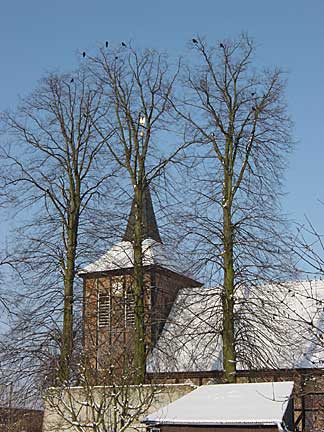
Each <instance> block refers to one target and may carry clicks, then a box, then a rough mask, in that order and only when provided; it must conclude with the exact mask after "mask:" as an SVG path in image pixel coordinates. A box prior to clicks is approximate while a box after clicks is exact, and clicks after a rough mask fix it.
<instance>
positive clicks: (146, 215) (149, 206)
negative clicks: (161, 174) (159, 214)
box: [123, 185, 162, 243]
mask: <svg viewBox="0 0 324 432" xmlns="http://www.w3.org/2000/svg"><path fill="white" fill-rule="evenodd" d="M134 222H135V198H134V199H133V203H132V208H131V212H130V214H129V217H128V222H127V227H126V231H125V234H124V237H123V241H132V240H133V239H134ZM147 238H151V239H153V240H155V241H157V242H159V243H162V240H161V237H160V233H159V229H158V226H157V222H156V218H155V214H154V209H153V203H152V198H151V193H150V188H149V186H148V185H146V187H145V189H144V193H143V240H145V239H147Z"/></svg>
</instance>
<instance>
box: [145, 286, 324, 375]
mask: <svg viewBox="0 0 324 432" xmlns="http://www.w3.org/2000/svg"><path fill="white" fill-rule="evenodd" d="M236 300H237V308H236V311H235V316H236V323H235V331H236V338H237V353H238V354H237V369H262V368H267V369H285V368H288V369H291V368H316V367H324V312H323V306H324V281H322V280H309V281H301V282H291V283H281V284H271V285H259V286H254V287H251V288H250V289H249V290H247V289H246V290H245V292H244V293H243V292H242V291H241V292H240V293H237V299H236ZM221 322H222V313H221V289H220V288H219V287H215V288H205V287H201V288H190V289H182V290H180V291H179V294H178V297H177V299H176V301H175V303H174V304H173V307H172V309H171V312H170V315H169V318H168V321H167V323H166V325H165V326H164V328H163V331H162V334H161V336H160V338H159V340H158V342H157V344H156V346H155V348H154V349H153V351H152V353H151V354H150V356H149V358H148V365H147V367H148V371H149V372H180V371H183V372H185V371H193V372H194V371H208V370H222V338H221Z"/></svg>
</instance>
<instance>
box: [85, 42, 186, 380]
mask: <svg viewBox="0 0 324 432" xmlns="http://www.w3.org/2000/svg"><path fill="white" fill-rule="evenodd" d="M89 67H90V69H91V72H92V73H93V75H94V76H95V77H96V80H97V82H98V85H100V86H101V87H102V91H103V92H104V93H105V96H106V100H107V103H108V104H109V105H110V107H111V109H110V110H109V113H108V116H107V118H106V119H105V124H103V123H102V122H101V123H97V124H96V125H95V127H96V130H97V131H98V133H100V135H101V137H102V139H103V140H105V143H106V145H107V148H108V151H109V153H110V154H111V155H112V156H113V157H114V159H115V160H116V162H117V163H118V165H119V166H120V167H121V169H122V170H123V171H124V172H125V173H127V179H128V181H129V183H130V184H131V186H132V189H133V191H134V204H135V205H134V209H133V210H134V215H135V217H134V226H133V231H134V235H133V239H132V241H133V249H134V274H133V280H134V282H133V285H132V289H133V294H134V301H135V329H136V330H135V343H134V362H135V369H136V370H137V372H138V376H137V382H143V381H144V375H145V359H146V354H147V346H146V336H145V320H144V314H145V313H144V292H145V284H144V273H143V262H142V252H143V251H142V242H143V234H144V233H143V196H144V194H145V189H146V188H147V187H149V185H150V183H151V182H152V180H153V179H154V178H156V177H157V176H159V175H160V174H161V172H162V171H163V169H164V168H165V167H166V165H167V164H168V163H169V162H170V161H171V160H174V159H175V158H176V156H177V155H179V154H180V152H181V150H182V148H183V144H181V145H179V144H177V145H169V144H165V149H163V151H161V150H160V149H161V147H162V146H161V144H160V145H159V146H157V140H158V139H160V140H161V137H163V141H164V142H165V141H166V137H167V136H172V138H173V139H172V141H173V142H174V141H175V140H176V141H178V139H177V134H176V133H173V134H172V135H171V134H168V132H172V125H173V119H172V116H171V115H170V114H171V108H172V106H171V104H170V98H171V96H172V91H173V87H174V84H175V80H176V78H177V74H178V68H176V70H175V71H174V72H172V71H170V67H169V65H168V63H167V59H166V57H165V56H164V55H161V54H159V53H158V52H156V51H153V50H145V51H143V52H138V51H136V50H134V49H133V48H131V47H130V48H126V47H123V48H122V49H120V50H117V51H111V50H107V49H102V50H100V52H99V54H98V56H97V57H95V58H92V59H90V63H89ZM94 123H95V122H94ZM110 130H115V135H114V136H112V137H111V138H110V137H107V136H108V133H109V131H110Z"/></svg>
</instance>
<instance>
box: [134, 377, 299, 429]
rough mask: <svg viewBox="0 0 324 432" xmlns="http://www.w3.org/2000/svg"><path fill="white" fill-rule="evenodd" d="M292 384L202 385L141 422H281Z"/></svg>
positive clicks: (251, 423) (227, 423)
mask: <svg viewBox="0 0 324 432" xmlns="http://www.w3.org/2000/svg"><path fill="white" fill-rule="evenodd" d="M293 386H294V383H293V382H292V381H286V382H267V383H252V384H217V385H204V386H201V387H199V388H197V389H196V390H194V391H192V392H191V393H188V394H187V395H185V396H183V397H182V398H180V399H178V400H176V401H175V402H172V403H171V404H169V405H167V406H166V407H164V408H161V409H159V410H158V411H156V412H154V413H152V414H149V415H148V416H147V417H146V418H144V419H143V420H142V421H143V422H144V423H162V424H200V425H201V424H205V425H224V424H226V425H238V424H244V425H280V424H281V423H282V421H283V417H284V414H285V412H286V409H287V405H288V402H289V398H290V397H291V394H292V391H293Z"/></svg>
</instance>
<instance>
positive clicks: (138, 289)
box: [133, 187, 145, 384]
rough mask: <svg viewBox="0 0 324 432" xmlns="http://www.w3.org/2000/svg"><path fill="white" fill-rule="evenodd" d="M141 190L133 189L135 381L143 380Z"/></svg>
mask: <svg viewBox="0 0 324 432" xmlns="http://www.w3.org/2000/svg"><path fill="white" fill-rule="evenodd" d="M142 207H143V190H142V188H141V187H137V188H136V190H135V224H134V245H133V247H134V282H133V291H134V300H135V311H134V312H135V341H134V364H135V373H136V378H135V379H136V383H137V384H140V383H143V382H144V380H145V323H144V290H145V288H144V274H143V262H142V242H143V238H142V237H143V235H142V218H143V208H142Z"/></svg>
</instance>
